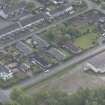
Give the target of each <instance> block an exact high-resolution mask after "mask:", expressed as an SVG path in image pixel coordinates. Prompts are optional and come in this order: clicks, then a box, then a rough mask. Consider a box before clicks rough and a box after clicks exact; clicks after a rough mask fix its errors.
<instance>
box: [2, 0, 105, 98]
mask: <svg viewBox="0 0 105 105" xmlns="http://www.w3.org/2000/svg"><path fill="white" fill-rule="evenodd" d="M86 1H88V0H86ZM87 3H88V5H89V3H91V2H90V1H89V2H87ZM92 5H93V4H92ZM92 5H91V6H92ZM91 6H89V8H88V10H85V11H83V12H81V13H79V14H77V15H75V16H72V17H69V18H66V19H63V20H62V21H60V22H58V23H56V24H53V25H50V26H48V27H45V28H43V29H41V30H39V31H37V33H40V32H42V31H43V30H46V29H47V28H50V27H53V26H54V25H57V24H59V23H62V22H64V21H66V20H68V19H71V18H73V17H76V16H78V15H80V14H83V13H84V12H87V11H89V10H90V9H93V7H91ZM94 7H95V8H96V6H94ZM26 37H27V36H26ZM23 39H24V38H23ZM11 44H12V43H11ZM103 51H105V45H104V46H99V47H96V48H93V49H91V50H89V51H87V52H86V53H83V54H81V55H78V56H76V57H74V58H73V59H72V60H69V61H67V62H65V63H62V64H60V65H58V66H56V67H54V68H53V69H51V70H50V72H48V73H41V74H40V75H38V76H37V77H33V78H31V79H29V80H27V81H24V82H22V83H20V84H19V85H18V86H19V87H22V88H25V87H28V86H30V85H32V84H36V83H38V82H40V81H42V80H44V79H47V78H48V77H50V76H52V75H55V74H56V73H58V72H60V71H62V70H64V69H65V68H67V67H69V66H72V65H74V64H77V63H79V62H81V61H84V60H87V59H89V58H90V57H92V56H95V55H97V54H98V53H101V52H103ZM11 90H12V89H11V88H10V89H7V90H0V99H1V100H2V98H3V96H4V97H5V100H7V99H9V95H10V93H11Z"/></svg>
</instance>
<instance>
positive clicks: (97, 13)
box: [0, 0, 105, 105]
mask: <svg viewBox="0 0 105 105" xmlns="http://www.w3.org/2000/svg"><path fill="white" fill-rule="evenodd" d="M77 65H79V66H80V67H81V70H82V71H81V70H80V72H79V70H76V69H75V70H76V72H75V73H77V72H79V74H81V72H82V73H84V74H83V75H86V76H87V75H89V76H90V75H92V76H96V75H97V76H104V74H105V1H104V0H0V94H1V93H2V92H3V94H4V97H6V96H7V97H9V94H10V93H11V89H12V87H14V86H20V87H22V88H28V87H29V88H28V89H26V90H28V92H29V91H31V92H30V93H34V92H33V91H32V90H34V87H35V86H36V84H37V83H39V82H41V81H44V80H45V79H48V78H49V77H50V78H53V77H52V76H54V75H55V76H56V75H58V74H59V73H61V71H63V72H65V74H67V73H66V71H69V70H66V69H68V68H72V69H74V68H75V67H76V66H77ZM68 74H69V73H68ZM71 74H72V73H71ZM71 74H70V75H71ZM77 74H78V73H77ZM59 75H60V74H59ZM71 77H72V76H71ZM62 78H63V76H62ZM90 78H91V77H90ZM54 79H55V78H54ZM48 80H50V79H48ZM52 80H53V79H52ZM68 80H69V79H68ZM71 80H72V78H71ZM84 80H85V79H84ZM77 81H79V79H78V80H77ZM57 82H58V83H57ZM59 83H60V82H59V81H56V82H55V84H54V86H56V85H57V84H58V85H59ZM47 84H49V86H52V88H53V85H52V84H50V82H48V83H47ZM65 84H66V82H65ZM68 84H69V83H68ZM34 85H35V86H34ZM44 85H45V84H44ZM71 85H72V86H71V87H70V89H71V88H73V86H74V84H72V83H71ZM49 86H45V87H47V88H48V89H49V90H50V88H51V87H49ZM59 86H60V85H59ZM59 86H58V87H59ZM40 87H41V86H39V87H38V89H39V90H38V91H40ZM62 87H63V86H62ZM64 87H66V86H64ZM76 87H78V86H76ZM80 87H84V86H83V84H81V86H80ZM41 88H42V90H43V89H44V86H42V87H41ZM47 88H46V89H47ZM46 89H45V90H46ZM62 89H63V88H62ZM74 89H75V88H74ZM36 90H37V89H36ZM64 90H66V89H64ZM5 91H6V92H7V93H8V94H7V93H6V92H5ZM70 91H71V90H70ZM36 93H37V92H36ZM5 95H6V96H5ZM4 100H6V98H5V99H4V98H3V96H2V95H0V102H2V101H4ZM14 105H15V104H14ZM41 105H42V104H41ZM43 105H45V104H43ZM47 105H49V104H47ZM93 105H94V104H93ZM96 105H98V104H96ZM100 105H101V104H100Z"/></svg>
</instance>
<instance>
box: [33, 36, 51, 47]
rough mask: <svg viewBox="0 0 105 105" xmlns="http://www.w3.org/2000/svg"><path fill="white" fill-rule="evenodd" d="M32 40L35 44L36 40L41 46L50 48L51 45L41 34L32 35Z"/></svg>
mask: <svg viewBox="0 0 105 105" xmlns="http://www.w3.org/2000/svg"><path fill="white" fill-rule="evenodd" d="M32 42H33V44H34V42H36V43H37V46H38V47H39V48H48V47H49V46H50V45H49V43H48V42H47V41H46V40H44V39H42V38H41V37H40V36H38V35H36V34H35V35H33V36H32Z"/></svg>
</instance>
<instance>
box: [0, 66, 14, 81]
mask: <svg viewBox="0 0 105 105" xmlns="http://www.w3.org/2000/svg"><path fill="white" fill-rule="evenodd" d="M11 78H13V72H12V71H11V70H10V69H8V68H6V67H5V66H3V65H0V79H2V80H4V81H6V80H9V79H11Z"/></svg>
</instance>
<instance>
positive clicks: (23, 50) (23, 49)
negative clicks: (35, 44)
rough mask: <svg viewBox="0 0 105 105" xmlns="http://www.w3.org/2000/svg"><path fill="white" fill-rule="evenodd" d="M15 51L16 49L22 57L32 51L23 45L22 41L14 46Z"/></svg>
mask: <svg viewBox="0 0 105 105" xmlns="http://www.w3.org/2000/svg"><path fill="white" fill-rule="evenodd" d="M16 49H18V50H19V51H20V53H21V54H23V55H24V56H27V55H29V54H31V53H32V49H31V48H30V47H28V46H27V45H26V44H25V43H23V42H22V41H19V42H18V43H17V44H16Z"/></svg>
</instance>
